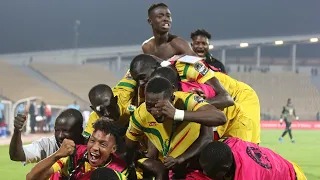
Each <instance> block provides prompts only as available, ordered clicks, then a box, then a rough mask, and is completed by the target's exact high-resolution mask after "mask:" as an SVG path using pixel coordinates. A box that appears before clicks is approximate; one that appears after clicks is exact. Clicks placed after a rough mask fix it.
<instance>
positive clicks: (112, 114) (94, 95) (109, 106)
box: [89, 84, 120, 120]
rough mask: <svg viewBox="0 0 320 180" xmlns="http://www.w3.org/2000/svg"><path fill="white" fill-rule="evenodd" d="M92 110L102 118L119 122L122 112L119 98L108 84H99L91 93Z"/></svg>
mask: <svg viewBox="0 0 320 180" xmlns="http://www.w3.org/2000/svg"><path fill="white" fill-rule="evenodd" d="M89 100H90V102H91V108H92V110H93V111H95V112H96V113H97V114H98V115H99V116H100V117H101V116H104V117H109V118H111V119H114V120H118V119H119V117H120V112H119V108H118V97H117V96H114V95H113V92H112V89H111V88H110V87H109V86H108V85H106V84H98V85H96V86H94V87H93V88H91V90H90V91H89Z"/></svg>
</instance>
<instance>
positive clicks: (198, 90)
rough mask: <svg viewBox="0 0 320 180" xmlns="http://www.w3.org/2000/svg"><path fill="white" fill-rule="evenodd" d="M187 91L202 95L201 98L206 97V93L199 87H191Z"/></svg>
mask: <svg viewBox="0 0 320 180" xmlns="http://www.w3.org/2000/svg"><path fill="white" fill-rule="evenodd" d="M189 93H193V94H197V95H199V96H200V97H202V98H203V99H206V98H207V97H206V95H205V94H204V92H203V91H202V90H201V89H199V88H192V89H190V90H189Z"/></svg>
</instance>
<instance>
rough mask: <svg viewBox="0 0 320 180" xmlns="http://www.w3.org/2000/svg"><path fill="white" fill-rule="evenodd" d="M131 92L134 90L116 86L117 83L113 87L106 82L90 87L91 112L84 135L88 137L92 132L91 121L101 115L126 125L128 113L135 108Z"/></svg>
mask: <svg viewBox="0 0 320 180" xmlns="http://www.w3.org/2000/svg"><path fill="white" fill-rule="evenodd" d="M134 83H135V82H134ZM120 84H121V82H120ZM129 91H130V92H129ZM133 92H134V90H132V91H131V90H130V89H129V90H128V89H125V87H118V85H117V86H116V87H114V88H113V89H111V88H110V87H109V86H108V85H106V84H98V85H96V86H94V87H92V88H91V90H90V91H89V100H90V102H91V108H92V110H93V112H92V113H91V114H90V117H89V120H88V123H87V126H86V128H85V130H84V135H85V136H87V137H89V136H90V135H91V134H92V132H93V126H92V125H93V123H94V122H95V121H96V120H97V119H99V118H100V117H102V116H103V117H109V118H110V119H115V120H116V121H117V123H119V124H121V125H123V126H125V127H127V126H128V123H129V119H130V114H131V112H132V111H133V110H134V108H135V107H134V106H132V105H131V100H132V98H133V96H134V94H133ZM124 133H125V131H124Z"/></svg>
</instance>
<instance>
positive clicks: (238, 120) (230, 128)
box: [217, 103, 253, 142]
mask: <svg viewBox="0 0 320 180" xmlns="http://www.w3.org/2000/svg"><path fill="white" fill-rule="evenodd" d="M224 113H225V115H226V117H227V122H226V123H225V124H224V125H222V126H218V127H217V132H218V134H219V137H220V138H226V137H237V138H240V139H242V140H244V141H248V142H251V141H252V134H253V133H252V121H251V119H250V118H248V117H247V116H246V114H245V113H244V110H243V108H242V106H240V105H239V104H237V103H235V105H234V106H231V107H228V108H226V109H224Z"/></svg>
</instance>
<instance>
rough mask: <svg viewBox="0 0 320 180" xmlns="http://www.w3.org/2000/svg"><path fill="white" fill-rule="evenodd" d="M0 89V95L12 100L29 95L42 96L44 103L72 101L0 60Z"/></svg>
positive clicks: (66, 102)
mask: <svg viewBox="0 0 320 180" xmlns="http://www.w3.org/2000/svg"><path fill="white" fill-rule="evenodd" d="M0 89H1V93H2V96H3V97H5V99H9V100H12V101H17V100H19V99H22V98H27V97H31V96H37V97H42V98H43V100H44V101H45V102H46V103H48V104H55V105H67V104H70V102H72V101H73V99H72V98H71V97H69V96H67V95H65V94H64V93H62V92H59V91H57V90H54V89H52V88H50V87H49V86H47V85H46V84H44V83H43V82H41V81H40V80H38V79H36V78H33V77H31V76H29V75H28V74H27V73H25V72H23V71H21V70H19V68H16V67H15V66H14V65H11V64H8V63H6V62H0Z"/></svg>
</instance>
